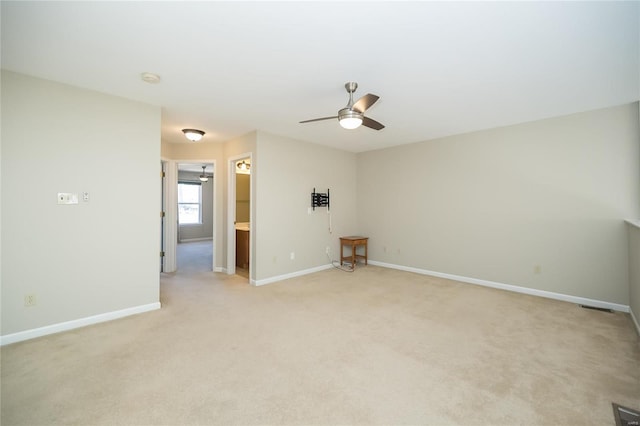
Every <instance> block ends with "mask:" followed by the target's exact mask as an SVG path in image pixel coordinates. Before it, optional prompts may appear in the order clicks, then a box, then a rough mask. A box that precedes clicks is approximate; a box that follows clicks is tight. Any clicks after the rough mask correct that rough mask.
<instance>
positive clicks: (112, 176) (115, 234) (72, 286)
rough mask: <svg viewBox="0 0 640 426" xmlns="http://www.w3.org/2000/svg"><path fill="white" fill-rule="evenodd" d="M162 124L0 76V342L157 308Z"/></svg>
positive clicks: (155, 111) (126, 109)
mask: <svg viewBox="0 0 640 426" xmlns="http://www.w3.org/2000/svg"><path fill="white" fill-rule="evenodd" d="M160 119H161V114H160V108H158V107H152V106H149V105H144V104H141V103H137V102H132V101H129V100H126V99H122V98H117V97H113V96H107V95H104V94H100V93H97V92H92V91H87V90H83V89H78V88H74V87H71V86H66V85H63V84H58V83H53V82H50V81H46V80H40V79H36V78H31V77H27V76H24V75H20V74H15V73H11V72H5V71H3V72H2V160H1V162H2V335H7V334H11V333H16V332H20V331H24V330H30V329H35V328H39V327H44V326H48V325H54V324H58V323H62V322H65V321H72V320H77V319H82V318H87V317H90V316H95V315H99V314H103V313H109V312H113V311H118V310H123V309H129V308H136V307H140V306H146V305H150V304H157V303H158V302H159V274H158V270H159V260H160V259H159V256H158V254H159V247H160V233H159V228H160V217H159V215H158V207H159V206H160V179H159V171H160ZM84 191H86V192H89V194H90V201H89V202H83V201H82V200H80V201H79V204H77V205H58V204H57V193H58V192H74V193H78V194H81V193H82V192H84ZM27 294H35V295H36V306H33V307H24V296H25V295H27Z"/></svg>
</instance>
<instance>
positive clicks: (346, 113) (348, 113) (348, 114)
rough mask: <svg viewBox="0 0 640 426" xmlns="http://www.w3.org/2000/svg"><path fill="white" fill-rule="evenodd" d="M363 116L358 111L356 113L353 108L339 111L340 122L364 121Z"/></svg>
mask: <svg viewBox="0 0 640 426" xmlns="http://www.w3.org/2000/svg"><path fill="white" fill-rule="evenodd" d="M362 116H363V114H362V113H361V112H358V111H354V110H352V109H351V108H342V109H341V110H340V111H338V120H343V119H345V118H359V119H360V120H362Z"/></svg>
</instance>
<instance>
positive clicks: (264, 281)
mask: <svg viewBox="0 0 640 426" xmlns="http://www.w3.org/2000/svg"><path fill="white" fill-rule="evenodd" d="M331 267H332V266H331V265H322V266H316V267H315V268H309V269H303V270H302V271H296V272H291V273H290V274H284V275H278V276H275V277H271V278H264V279H262V280H251V285H255V286H261V285H265V284H271V283H275V282H276V281H282V280H288V279H289V278H295V277H300V276H302V275H308V274H313V273H314V272H320V271H324V270H325V269H329V268H331Z"/></svg>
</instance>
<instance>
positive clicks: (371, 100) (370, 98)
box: [351, 93, 380, 112]
mask: <svg viewBox="0 0 640 426" xmlns="http://www.w3.org/2000/svg"><path fill="white" fill-rule="evenodd" d="M378 99H380V96H377V95H373V94H371V93H367V94H366V95H364V96H363V97H361V98H360V99H358V100H357V101H356V103H355V104H353V107H351V108H352V109H354V110H356V111H358V112H365V111H366V110H368V109H369V108H371V105H373V104H375V103H376V102H377V100H378Z"/></svg>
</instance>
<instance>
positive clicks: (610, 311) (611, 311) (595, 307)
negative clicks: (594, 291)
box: [580, 305, 613, 314]
mask: <svg viewBox="0 0 640 426" xmlns="http://www.w3.org/2000/svg"><path fill="white" fill-rule="evenodd" d="M580 307H581V308H585V309H593V310H594V311H602V312H609V313H610V314H612V313H613V309H608V308H598V307H597V306H589V305H580Z"/></svg>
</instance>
